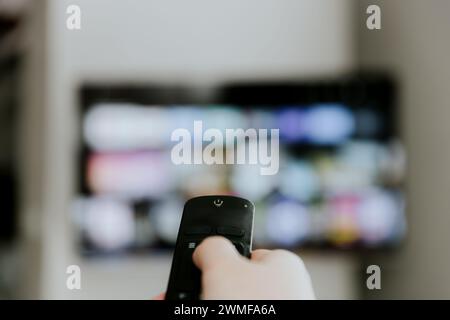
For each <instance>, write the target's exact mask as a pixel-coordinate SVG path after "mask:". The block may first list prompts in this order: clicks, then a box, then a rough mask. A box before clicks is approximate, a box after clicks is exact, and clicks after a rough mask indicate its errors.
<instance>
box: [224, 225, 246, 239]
mask: <svg viewBox="0 0 450 320" xmlns="http://www.w3.org/2000/svg"><path fill="white" fill-rule="evenodd" d="M217 233H218V234H221V235H223V236H234V237H242V236H243V235H244V233H245V231H244V230H243V229H239V228H235V227H218V228H217Z"/></svg>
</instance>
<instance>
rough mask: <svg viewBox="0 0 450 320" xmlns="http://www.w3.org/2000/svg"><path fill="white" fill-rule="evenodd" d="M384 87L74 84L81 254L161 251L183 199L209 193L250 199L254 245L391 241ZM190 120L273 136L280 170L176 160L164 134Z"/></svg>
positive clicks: (398, 205) (364, 82)
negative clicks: (202, 87)
mask: <svg viewBox="0 0 450 320" xmlns="http://www.w3.org/2000/svg"><path fill="white" fill-rule="evenodd" d="M205 91H206V92H207V93H208V94H206V95H205V94H204V93H205ZM393 91H394V87H393V86H392V84H391V83H390V82H389V81H387V80H385V79H375V80H374V79H372V78H368V79H364V78H356V79H350V80H349V79H343V80H336V81H329V82H314V83H312V82H311V83H288V84H279V83H277V84H270V83H259V84H258V83H253V84H249V83H247V84H236V85H233V86H224V87H222V88H214V89H208V90H203V91H202V90H194V89H190V88H174V87H173V88H166V87H164V88H158V87H155V86H149V87H145V86H142V87H136V86H99V85H88V86H85V87H83V89H82V90H81V102H82V108H81V110H82V112H81V118H80V120H81V121H80V131H81V133H82V135H81V148H80V166H79V169H80V172H79V176H80V177H81V179H80V184H79V186H80V188H79V196H78V198H77V201H76V202H75V210H74V221H75V223H76V226H77V230H78V231H79V232H78V234H79V240H80V241H79V243H80V250H81V253H82V254H86V255H101V254H111V253H145V252H148V251H154V250H162V249H170V248H172V246H173V245H174V243H175V241H176V237H177V231H178V226H179V222H180V218H181V214H182V211H183V205H184V202H185V201H186V200H187V199H189V198H191V197H195V196H199V195H208V194H231V195H237V196H242V197H245V198H247V199H249V200H251V201H253V202H254V203H255V206H256V212H255V225H254V247H266V248H272V247H277V248H291V249H292V248H299V247H309V248H318V249H320V248H335V249H342V250H349V249H361V248H375V249H376V248H386V247H393V246H395V245H397V244H398V243H399V241H400V240H401V239H402V237H403V236H404V233H405V226H406V223H405V208H404V192H403V183H404V173H405V165H406V156H405V152H404V149H403V145H402V142H401V141H400V140H399V137H398V134H397V128H396V121H395V108H394V101H393V100H394V99H393V97H394V95H393V94H394V92H393ZM199 92H203V95H202V94H200V93H199ZM205 96H206V98H205ZM199 120H201V121H202V124H203V129H204V130H206V129H208V128H216V129H219V130H220V131H225V129H228V128H242V129H248V128H254V129H257V130H258V129H279V142H280V149H279V150H280V156H279V159H280V164H279V171H278V173H277V174H275V175H266V176H264V175H261V174H260V171H259V166H257V165H250V164H231V165H219V164H214V165H207V164H193V165H184V164H181V165H175V164H173V162H172V161H171V149H172V148H173V146H174V145H175V144H176V142H174V141H171V133H172V132H173V130H175V129H177V128H185V129H187V130H189V131H190V132H191V133H192V135H193V134H194V132H193V124H194V121H199ZM203 147H205V145H203ZM229 148H230V146H229V145H227V144H225V145H224V153H225V154H226V153H227V152H230V150H229Z"/></svg>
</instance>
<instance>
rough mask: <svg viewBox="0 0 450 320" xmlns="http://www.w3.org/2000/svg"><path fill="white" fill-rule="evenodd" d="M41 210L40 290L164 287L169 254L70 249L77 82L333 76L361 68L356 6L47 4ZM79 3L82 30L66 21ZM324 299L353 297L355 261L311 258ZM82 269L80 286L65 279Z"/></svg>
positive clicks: (136, 292)
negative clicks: (108, 254)
mask: <svg viewBox="0 0 450 320" xmlns="http://www.w3.org/2000/svg"><path fill="white" fill-rule="evenodd" d="M46 3H47V4H48V7H47V8H46V9H45V12H46V14H47V17H48V20H47V21H48V25H47V29H46V36H47V39H48V42H47V43H46V54H47V55H46V57H47V58H46V60H45V61H43V63H44V64H45V68H46V73H45V75H43V76H42V81H45V83H46V89H45V92H44V93H45V96H46V103H45V105H44V106H43V110H42V111H43V113H44V117H45V119H46V120H45V134H44V137H43V139H42V141H41V144H42V146H43V147H44V154H43V164H42V172H43V186H44V187H43V188H42V190H40V193H39V192H37V193H38V194H39V195H40V197H41V198H42V201H43V205H42V206H43V207H42V212H41V214H42V219H43V220H42V221H43V223H42V225H43V226H44V230H43V239H42V249H43V251H42V252H43V255H42V269H41V270H42V271H41V273H40V275H41V277H40V278H39V279H40V280H41V286H40V288H41V290H40V296H41V297H43V298H80V297H83V298H93V297H95V298H118V297H130V298H148V297H150V296H152V295H153V294H155V293H157V292H158V291H161V290H163V289H164V288H165V285H166V281H167V275H168V268H169V263H170V257H168V256H161V257H152V258H145V259H144V258H142V259H132V260H126V261H117V263H110V261H103V262H102V261H97V262H95V261H94V262H86V261H82V260H80V258H79V257H78V256H77V255H76V254H75V250H74V248H73V247H72V245H73V242H72V241H71V237H72V232H73V230H72V226H71V224H70V220H69V212H70V203H71V201H72V199H73V196H74V192H75V181H76V177H75V173H76V171H75V168H76V163H75V161H76V158H75V151H76V143H77V136H78V132H77V129H76V128H77V126H76V119H77V110H76V107H77V104H76V95H75V93H76V88H77V87H78V85H79V84H80V83H82V82H83V81H85V80H103V81H112V82H114V81H123V80H124V79H125V80H126V79H128V80H130V81H135V82H136V81H158V82H177V83H180V82H181V83H193V82H195V83H197V84H214V83H217V82H220V81H224V80H227V79H239V78H261V77H269V78H286V77H296V78H300V77H308V76H318V75H329V74H330V75H333V74H335V73H339V72H342V71H347V70H348V69H350V68H352V67H353V66H354V62H355V50H354V49H355V48H356V47H355V41H354V35H353V33H352V30H354V29H353V27H354V25H353V17H354V16H353V13H354V10H353V9H354V6H353V2H352V1H350V0H348V1H339V2H338V1H334V0H321V1H317V0H308V1H297V0H285V1H279V0H247V1H238V0H228V1H210V0H193V1H173V0H159V1H156V0H142V1H137V0H133V1H107V0H83V1H81V0H80V1H75V0H71V1H66V0H65V1H62V0H47V1H46ZM68 4H79V5H80V7H81V10H82V30H80V31H68V30H66V28H65V19H66V13H65V10H66V6H67V5H68ZM306 263H307V264H309V265H311V266H312V269H314V270H313V271H312V273H313V279H316V281H315V282H316V289H317V291H318V295H319V297H326V298H331V297H336V298H349V297H355V296H356V289H355V283H354V282H353V273H352V272H353V271H354V268H355V261H354V260H353V259H351V258H350V259H348V258H347V257H342V256H329V257H328V258H327V257H326V256H319V257H315V256H311V257H310V258H309V256H307V257H306ZM69 264H79V265H81V267H82V276H83V278H82V279H83V284H82V285H83V289H82V290H81V292H76V293H74V292H70V291H68V290H67V289H66V287H65V280H66V274H65V268H66V266H67V265H69Z"/></svg>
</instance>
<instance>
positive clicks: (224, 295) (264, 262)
mask: <svg viewBox="0 0 450 320" xmlns="http://www.w3.org/2000/svg"><path fill="white" fill-rule="evenodd" d="M193 260H194V263H195V265H196V266H197V267H198V268H199V269H200V270H201V271H202V299H267V300H270V299H315V295H314V290H313V288H312V285H311V280H310V277H309V274H308V271H307V270H306V268H305V265H304V264H303V261H302V260H301V259H300V258H299V257H298V256H297V255H295V254H293V253H291V252H289V251H286V250H262V249H260V250H255V251H253V252H252V256H251V259H250V260H249V259H247V258H245V257H243V256H241V255H240V254H239V253H238V252H237V250H236V249H235V247H234V246H233V244H232V243H231V242H230V241H228V240H227V239H225V238H223V237H218V236H214V237H209V238H206V239H205V240H204V241H202V243H201V244H200V245H199V246H198V247H197V248H196V249H195V251H194V255H193Z"/></svg>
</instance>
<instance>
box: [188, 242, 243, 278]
mask: <svg viewBox="0 0 450 320" xmlns="http://www.w3.org/2000/svg"><path fill="white" fill-rule="evenodd" d="M192 258H193V261H194V264H195V265H196V266H197V267H198V268H199V269H200V270H202V271H205V270H206V269H209V268H212V267H214V266H216V265H220V264H228V263H230V262H232V261H237V260H238V258H239V253H238V252H237V250H236V248H235V247H234V246H233V244H232V243H231V242H230V241H229V240H227V239H226V238H224V237H219V236H213V237H209V238H206V239H205V240H203V241H202V242H201V243H200V245H199V246H198V247H197V248H196V249H195V251H194V254H193V257H192Z"/></svg>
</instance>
